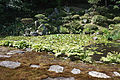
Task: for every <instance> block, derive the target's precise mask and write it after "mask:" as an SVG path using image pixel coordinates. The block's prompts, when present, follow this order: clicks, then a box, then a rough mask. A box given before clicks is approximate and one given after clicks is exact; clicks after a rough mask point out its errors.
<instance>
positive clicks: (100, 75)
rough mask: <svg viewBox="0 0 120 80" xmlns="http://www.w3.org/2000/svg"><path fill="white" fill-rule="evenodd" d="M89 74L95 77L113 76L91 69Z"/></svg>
mask: <svg viewBox="0 0 120 80" xmlns="http://www.w3.org/2000/svg"><path fill="white" fill-rule="evenodd" d="M88 74H89V75H91V76H93V77H97V78H111V77H110V76H108V75H106V74H104V73H100V72H96V71H90V72H89V73H88Z"/></svg>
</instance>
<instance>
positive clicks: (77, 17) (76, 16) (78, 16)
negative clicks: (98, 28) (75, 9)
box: [72, 15, 80, 19]
mask: <svg viewBox="0 0 120 80" xmlns="http://www.w3.org/2000/svg"><path fill="white" fill-rule="evenodd" d="M72 19H80V15H73V16H72Z"/></svg>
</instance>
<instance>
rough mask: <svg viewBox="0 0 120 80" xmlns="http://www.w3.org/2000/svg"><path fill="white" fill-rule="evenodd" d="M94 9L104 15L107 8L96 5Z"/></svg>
mask: <svg viewBox="0 0 120 80" xmlns="http://www.w3.org/2000/svg"><path fill="white" fill-rule="evenodd" d="M96 11H97V12H98V13H100V14H101V15H105V14H106V13H108V8H107V7H104V6H103V7H101V6H98V7H97V8H96Z"/></svg>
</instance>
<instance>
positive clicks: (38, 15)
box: [35, 14, 45, 19]
mask: <svg viewBox="0 0 120 80" xmlns="http://www.w3.org/2000/svg"><path fill="white" fill-rule="evenodd" d="M35 17H36V18H38V19H41V18H42V19H44V18H45V15H43V14H37V15H35Z"/></svg>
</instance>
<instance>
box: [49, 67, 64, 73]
mask: <svg viewBox="0 0 120 80" xmlns="http://www.w3.org/2000/svg"><path fill="white" fill-rule="evenodd" d="M63 69H64V67H62V66H59V65H52V66H50V68H49V71H55V72H56V73H59V72H63Z"/></svg>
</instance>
